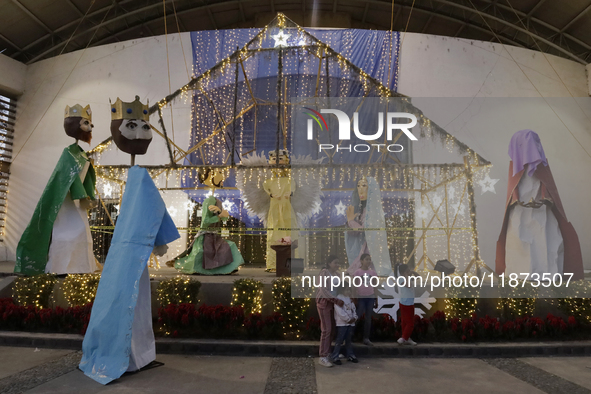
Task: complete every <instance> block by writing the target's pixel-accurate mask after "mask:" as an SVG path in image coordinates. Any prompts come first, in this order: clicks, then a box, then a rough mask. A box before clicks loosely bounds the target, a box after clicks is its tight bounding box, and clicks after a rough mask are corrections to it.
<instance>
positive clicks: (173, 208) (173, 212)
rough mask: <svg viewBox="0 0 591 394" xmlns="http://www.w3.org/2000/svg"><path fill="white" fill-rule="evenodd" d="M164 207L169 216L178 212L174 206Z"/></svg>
mask: <svg viewBox="0 0 591 394" xmlns="http://www.w3.org/2000/svg"><path fill="white" fill-rule="evenodd" d="M166 209H167V210H168V214H169V215H170V216H176V214H177V213H178V212H179V211H178V209H176V208H175V207H168V208H166Z"/></svg>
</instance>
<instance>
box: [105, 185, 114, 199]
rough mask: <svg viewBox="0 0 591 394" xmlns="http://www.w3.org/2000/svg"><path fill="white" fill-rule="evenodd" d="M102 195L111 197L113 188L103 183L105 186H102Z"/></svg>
mask: <svg viewBox="0 0 591 394" xmlns="http://www.w3.org/2000/svg"><path fill="white" fill-rule="evenodd" d="M103 194H104V195H105V197H107V198H108V197H111V195H112V194H113V186H111V184H110V183H105V185H104V186H103Z"/></svg>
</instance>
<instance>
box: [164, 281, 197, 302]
mask: <svg viewBox="0 0 591 394" xmlns="http://www.w3.org/2000/svg"><path fill="white" fill-rule="evenodd" d="M200 289H201V282H199V281H198V280H195V279H189V278H185V277H176V278H172V279H168V280H163V281H162V282H160V283H159V284H158V288H157V289H156V294H157V298H158V302H159V303H160V305H161V306H167V305H169V304H198V303H199V290H200Z"/></svg>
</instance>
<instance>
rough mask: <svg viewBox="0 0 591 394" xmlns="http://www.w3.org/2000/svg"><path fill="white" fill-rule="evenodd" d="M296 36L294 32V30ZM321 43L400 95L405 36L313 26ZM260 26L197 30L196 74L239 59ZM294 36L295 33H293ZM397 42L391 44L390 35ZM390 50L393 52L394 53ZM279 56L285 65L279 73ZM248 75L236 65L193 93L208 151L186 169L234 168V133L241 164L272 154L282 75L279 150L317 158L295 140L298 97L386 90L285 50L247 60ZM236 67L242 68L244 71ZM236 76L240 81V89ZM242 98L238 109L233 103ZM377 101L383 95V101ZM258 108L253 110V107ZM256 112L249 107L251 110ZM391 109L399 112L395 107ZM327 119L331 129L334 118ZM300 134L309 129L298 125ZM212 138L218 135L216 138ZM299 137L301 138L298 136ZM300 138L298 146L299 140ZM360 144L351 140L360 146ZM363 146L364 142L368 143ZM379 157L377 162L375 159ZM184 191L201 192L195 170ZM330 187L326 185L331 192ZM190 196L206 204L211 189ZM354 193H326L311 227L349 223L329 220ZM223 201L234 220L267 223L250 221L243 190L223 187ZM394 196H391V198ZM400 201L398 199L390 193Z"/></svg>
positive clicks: (370, 122) (300, 41)
mask: <svg viewBox="0 0 591 394" xmlns="http://www.w3.org/2000/svg"><path fill="white" fill-rule="evenodd" d="M291 31H292V32H293V31H294V30H293V29H292V30H291ZM306 31H307V32H309V33H310V34H311V35H313V36H314V37H316V38H317V39H318V40H320V41H322V42H324V43H326V44H328V45H329V46H330V47H331V48H332V49H333V50H335V51H336V52H339V53H340V54H342V55H343V57H344V58H346V59H348V60H349V61H351V63H352V64H354V65H355V66H357V67H359V68H361V69H362V70H364V71H365V72H366V73H368V74H369V75H370V76H371V77H373V78H375V79H377V80H378V81H380V82H381V83H382V84H383V85H386V86H390V88H391V89H392V90H394V91H395V90H396V86H397V76H398V74H397V70H398V54H399V52H398V48H399V34H398V33H392V36H391V35H390V32H389V31H369V30H359V29H306ZM259 32H260V29H233V30H216V31H200V32H192V33H191V41H192V46H193V60H194V74H195V75H196V76H199V75H201V74H203V73H204V72H206V71H207V70H209V69H211V68H212V67H213V66H214V65H216V64H217V63H218V62H220V61H221V60H223V59H225V58H227V57H228V56H230V55H231V54H233V53H234V52H235V51H236V50H237V48H242V47H243V46H244V45H245V44H246V43H248V42H249V41H250V40H251V39H252V38H253V37H255V36H256V35H257V34H258V33H259ZM277 32H278V30H277V29H270V31H269V33H268V34H267V35H265V37H263V39H262V41H261V44H260V47H261V48H273V47H274V40H273V38H272V37H271V36H272V35H273V34H277ZM287 32H288V33H289V30H288V31H287ZM391 37H392V42H391V41H390V38H391ZM287 43H288V46H296V45H300V46H301V45H312V44H314V42H313V41H312V40H310V38H309V37H307V36H305V35H303V34H300V33H297V31H296V33H295V34H292V35H291V36H290V37H289V38H288V40H287ZM390 48H392V50H391V51H390ZM279 56H281V63H282V67H281V70H279V60H280V59H279ZM242 65H243V66H244V72H245V73H246V74H247V75H248V81H245V78H244V72H243V71H242V68H241V66H240V65H236V64H233V63H231V64H229V65H228V66H227V67H225V68H224V70H223V72H222V73H218V74H215V76H212V77H211V78H209V79H208V80H207V81H205V82H204V83H203V85H202V86H203V90H195V91H194V94H193V98H192V100H193V111H192V133H191V140H190V146H193V145H195V144H197V143H199V142H201V143H203V145H202V147H201V148H200V149H198V150H196V151H194V152H192V153H191V154H190V155H189V156H188V157H187V160H186V162H185V163H186V164H193V165H199V164H218V165H219V164H230V162H231V156H230V155H231V153H230V150H231V146H232V142H231V138H232V134H234V135H235V138H236V140H235V147H236V149H235V151H234V152H232V155H233V156H234V161H235V162H236V163H239V162H240V160H241V159H240V157H241V155H244V154H248V153H250V152H255V151H256V152H257V153H260V152H262V151H265V152H266V153H268V152H269V151H271V150H275V148H276V143H277V139H278V133H277V129H278V127H277V101H278V96H277V81H278V78H277V75H278V73H279V72H281V74H282V76H283V78H282V81H283V83H282V85H281V89H282V100H283V101H284V102H290V103H291V104H293V105H291V106H289V109H288V111H289V113H284V112H282V113H281V116H285V119H287V125H286V129H287V135H285V136H283V135H280V136H279V139H280V148H283V147H284V146H285V147H286V148H287V149H288V150H290V153H291V154H292V155H294V154H313V155H314V149H313V147H310V146H308V145H309V143H308V142H307V141H303V140H302V138H298V137H296V136H295V134H294V133H295V131H294V130H295V128H294V127H296V125H298V122H300V121H301V120H298V119H300V118H299V115H298V116H296V117H294V116H293V115H294V114H296V112H298V111H299V107H298V105H296V104H297V103H295V101H294V100H295V99H294V98H297V97H314V96H318V97H331V98H332V97H363V96H364V95H365V96H369V97H377V96H378V95H379V92H378V90H377V89H375V88H374V89H372V90H370V91H369V93H367V86H364V82H363V81H362V80H361V79H360V78H359V75H358V74H357V73H356V72H354V70H352V69H351V68H347V67H342V64H341V65H339V64H338V62H337V61H336V60H335V59H334V58H331V61H329V62H328V64H326V61H323V62H322V63H321V64H320V67H319V59H318V57H316V56H314V55H313V54H311V53H310V51H308V50H307V49H305V48H303V47H300V48H296V49H284V50H282V51H281V54H280V52H279V51H278V50H273V51H262V52H257V53H255V54H252V56H250V57H248V58H247V59H245V60H244V62H243V64H242ZM236 67H239V68H238V69H237V68H236ZM236 75H238V83H237V84H236ZM253 96H254V97H255V99H256V101H257V106H256V108H255V107H254V106H252V100H253ZM235 99H236V105H235V103H234V100H235ZM376 100H377V98H376ZM251 106H252V108H250V107H251ZM249 108H250V109H249ZM380 108H381V107H375V108H373V109H370V108H369V107H368V110H367V111H366V110H364V112H362V113H361V114H360V115H361V116H362V117H363V118H361V119H360V120H361V121H360V124H363V125H364V128H366V127H367V128H368V130H371V129H372V128H374V127H377V117H376V116H377V112H378V111H379V110H380ZM389 110H390V111H393V110H394V109H392V108H390V109H389ZM235 111H236V114H239V113H240V112H241V111H244V115H243V116H241V117H239V118H238V120H237V121H236V122H235V123H234V124H230V125H229V126H227V127H226V128H225V131H224V132H219V133H217V134H215V135H213V134H214V133H216V132H217V130H218V129H220V127H221V126H222V124H223V122H226V121H231V120H232V119H233V117H234V112H235ZM330 118H331V116H327V117H326V119H327V121H328V122H329V128H331V124H332V122H334V119H330ZM334 124H335V125H332V130H336V129H337V127H336V122H334ZM298 130H303V129H302V128H301V127H299V126H298ZM212 135H213V136H212ZM298 136H299V134H298ZM294 139H295V140H297V141H295V140H294ZM356 142H359V141H353V140H352V141H351V143H353V144H354V143H356ZM361 142H364V141H361ZM400 159H401V160H402V161H407V160H408V158H407V157H402V156H401V158H400ZM355 160H359V161H358V162H359V163H366V162H368V156H367V155H357V156H356V159H355ZM377 160H379V158H378V157H377V156H376V157H374V158H373V160H371V161H372V162H376V161H377ZM181 179H182V185H183V187H195V186H201V185H198V181H197V176H196V173H195V172H191V171H185V172H184V173H183V175H182V178H181ZM353 183H355V182H354V180H351V181H348V182H347V184H346V185H345V187H353V186H352V185H353ZM235 184H236V183H235V178H234V176H233V174H232V175H231V176H230V178H229V179H227V180H226V181H225V182H224V186H226V187H233V186H235ZM331 186H334V185H329V184H327V188H331ZM187 193H188V194H189V195H190V196H191V198H192V199H193V200H195V201H197V202H199V203H201V202H202V201H203V200H204V199H205V198H206V197H205V195H206V193H207V191H205V190H189V191H187ZM350 194H351V193H350V192H331V193H325V198H324V200H323V203H322V207H321V211H319V212H318V213H317V214H316V215H314V216H313V217H312V218H311V219H310V221H309V224H310V225H311V226H316V225H318V226H323V227H329V226H334V225H341V224H344V216H343V215H325V214H324V212H328V211H330V210H331V209H334V206H335V205H337V204H338V203H339V202H341V201H342V202H343V204H346V205H348V199H349V198H350ZM216 196H218V197H219V198H220V199H221V200H222V201H228V203H229V208H230V209H228V211H229V212H230V214H231V215H232V216H233V217H236V218H239V219H240V220H241V221H242V222H244V223H245V224H246V226H247V227H260V226H262V223H261V222H260V220H259V219H258V218H257V217H251V216H248V213H247V211H246V209H245V208H244V206H243V202H242V200H241V199H240V192H239V191H238V190H235V189H218V190H216ZM385 197H388V196H385ZM391 197H392V198H394V196H391Z"/></svg>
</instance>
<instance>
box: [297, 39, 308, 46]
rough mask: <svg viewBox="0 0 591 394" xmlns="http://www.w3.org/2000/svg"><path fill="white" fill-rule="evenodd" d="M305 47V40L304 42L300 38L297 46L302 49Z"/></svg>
mask: <svg viewBox="0 0 591 394" xmlns="http://www.w3.org/2000/svg"><path fill="white" fill-rule="evenodd" d="M305 45H306V40H304V37H302V38H300V40H299V41H298V46H300V47H303V46H305Z"/></svg>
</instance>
